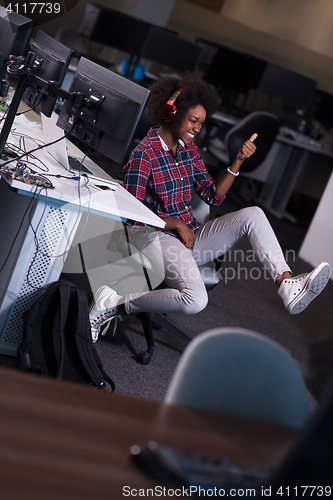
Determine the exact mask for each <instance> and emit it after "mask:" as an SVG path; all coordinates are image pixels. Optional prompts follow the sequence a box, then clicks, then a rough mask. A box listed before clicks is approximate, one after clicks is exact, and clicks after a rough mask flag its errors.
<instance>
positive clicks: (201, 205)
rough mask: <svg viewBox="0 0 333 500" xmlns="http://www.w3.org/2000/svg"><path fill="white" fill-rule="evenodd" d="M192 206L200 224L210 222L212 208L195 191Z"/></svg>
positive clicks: (193, 191)
mask: <svg viewBox="0 0 333 500" xmlns="http://www.w3.org/2000/svg"><path fill="white" fill-rule="evenodd" d="M191 206H192V211H193V215H194V217H195V219H196V220H197V221H198V222H199V223H200V224H204V223H205V222H207V221H208V220H209V213H210V206H209V205H207V203H205V202H204V201H203V200H202V199H201V198H200V196H198V195H197V193H196V191H195V190H194V189H193V190H192V198H191Z"/></svg>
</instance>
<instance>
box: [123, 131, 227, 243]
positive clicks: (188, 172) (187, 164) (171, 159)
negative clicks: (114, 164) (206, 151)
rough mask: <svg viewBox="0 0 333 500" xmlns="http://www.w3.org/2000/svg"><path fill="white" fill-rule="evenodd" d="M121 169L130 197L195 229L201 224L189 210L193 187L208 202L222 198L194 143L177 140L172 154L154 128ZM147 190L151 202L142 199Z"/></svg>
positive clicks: (212, 202) (217, 201)
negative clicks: (175, 148)
mask: <svg viewBox="0 0 333 500" xmlns="http://www.w3.org/2000/svg"><path fill="white" fill-rule="evenodd" d="M123 170H124V175H125V179H124V187H125V188H126V189H127V190H128V191H129V192H130V193H131V194H132V195H133V196H135V197H136V198H137V199H138V200H140V201H141V202H144V203H145V205H146V206H147V207H148V208H150V210H152V211H153V212H154V213H155V214H157V215H158V216H159V217H175V218H177V219H181V220H182V221H183V222H185V224H188V225H189V226H190V227H191V229H192V230H193V231H194V232H196V230H197V229H198V228H199V226H200V224H199V223H198V222H197V221H196V220H195V218H194V217H193V213H192V208H191V196H192V188H193V187H194V189H195V190H196V191H197V193H198V195H199V196H200V198H202V199H203V200H204V201H205V202H206V203H207V204H209V205H214V206H217V205H219V204H220V203H222V201H223V199H224V197H222V196H220V195H219V194H218V193H217V191H216V187H215V184H214V181H213V179H212V178H211V176H210V175H209V174H208V172H207V170H206V167H205V165H204V163H203V161H202V159H201V156H200V154H199V152H198V148H197V147H196V145H195V144H194V143H193V142H191V143H190V144H189V145H187V146H186V145H185V144H184V143H183V141H179V145H178V148H177V153H176V155H175V154H174V153H173V151H172V150H171V149H169V148H168V146H167V145H166V144H165V142H164V141H163V140H162V139H161V138H160V137H159V136H158V134H157V133H156V131H155V130H154V129H153V128H152V129H150V130H149V132H148V134H147V136H146V137H145V138H144V139H143V140H142V141H141V142H140V144H139V145H138V146H137V147H136V148H135V149H134V151H133V152H132V154H131V156H130V159H129V161H128V163H127V165H125V167H124V169H123ZM146 191H147V193H149V194H150V195H151V197H152V201H151V202H146V201H144V198H145V194H146ZM138 224H140V223H136V224H135V225H138ZM167 232H168V233H170V234H172V235H173V236H177V235H176V234H175V233H173V232H172V231H167Z"/></svg>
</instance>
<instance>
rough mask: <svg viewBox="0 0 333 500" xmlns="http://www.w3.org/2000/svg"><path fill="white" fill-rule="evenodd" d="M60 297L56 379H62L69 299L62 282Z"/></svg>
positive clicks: (67, 291) (67, 286) (68, 288)
mask: <svg viewBox="0 0 333 500" xmlns="http://www.w3.org/2000/svg"><path fill="white" fill-rule="evenodd" d="M58 291H59V296H60V304H59V305H60V307H59V315H60V318H59V336H60V360H59V369H58V373H57V377H56V378H57V379H62V376H63V372H64V362H65V326H66V320H67V314H68V307H69V299H70V286H69V285H67V283H66V282H65V283H64V282H62V283H61V284H60V286H59V287H58Z"/></svg>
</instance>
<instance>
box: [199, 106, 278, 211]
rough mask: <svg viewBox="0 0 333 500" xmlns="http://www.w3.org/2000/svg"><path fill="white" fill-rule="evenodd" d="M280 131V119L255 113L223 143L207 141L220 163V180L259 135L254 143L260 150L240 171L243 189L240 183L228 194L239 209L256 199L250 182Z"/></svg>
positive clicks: (240, 123)
mask: <svg viewBox="0 0 333 500" xmlns="http://www.w3.org/2000/svg"><path fill="white" fill-rule="evenodd" d="M278 130H279V119H278V117H277V116H276V115H273V114H272V113H267V112H265V111H256V112H254V113H250V114H249V115H248V116H246V118H244V119H243V120H241V121H240V122H239V123H237V125H235V126H234V127H232V128H231V129H230V130H229V131H228V132H227V133H226V135H225V138H224V141H223V142H222V141H219V140H217V141H216V139H215V140H214V138H211V140H208V146H207V150H208V152H209V153H210V154H211V155H212V156H213V157H215V158H216V159H217V160H218V161H219V165H218V173H217V175H216V177H217V179H218V178H220V177H222V175H224V173H225V168H226V167H227V166H230V164H231V163H232V161H233V160H234V159H235V158H236V155H237V153H238V151H239V149H240V147H241V146H242V144H244V142H245V141H246V140H248V139H249V138H250V137H251V135H252V134H254V133H255V132H256V133H257V134H258V137H257V138H256V140H255V145H256V146H257V150H256V152H255V154H254V155H252V156H251V157H250V158H247V160H245V161H244V163H243V165H242V167H241V169H240V174H241V176H240V179H241V178H242V177H243V186H239V184H240V182H239V180H240V179H239V180H238V182H237V183H235V185H234V186H233V187H232V189H231V190H230V191H229V193H228V196H230V197H231V198H233V199H235V200H236V201H237V202H238V203H239V204H240V205H243V204H244V201H249V200H250V199H253V198H254V197H255V194H256V193H255V191H256V189H255V185H254V182H253V181H252V179H251V172H253V171H254V170H255V169H256V168H257V167H259V165H260V164H261V163H262V162H263V161H264V160H265V158H266V156H267V154H268V152H269V150H270V148H271V146H272V144H273V142H274V140H275V137H276V134H277V132H278ZM213 175H214V174H213ZM244 177H246V179H244ZM237 184H238V190H237Z"/></svg>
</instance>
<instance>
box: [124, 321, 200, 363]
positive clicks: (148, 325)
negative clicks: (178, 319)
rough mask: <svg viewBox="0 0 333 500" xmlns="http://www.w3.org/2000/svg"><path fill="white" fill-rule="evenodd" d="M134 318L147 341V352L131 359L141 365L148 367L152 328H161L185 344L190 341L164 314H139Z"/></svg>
mask: <svg viewBox="0 0 333 500" xmlns="http://www.w3.org/2000/svg"><path fill="white" fill-rule="evenodd" d="M136 317H137V318H138V319H139V320H140V321H141V323H142V327H143V331H144V334H145V337H146V341H147V351H141V352H139V353H138V354H136V355H135V356H132V357H133V359H134V360H135V361H137V362H138V363H140V364H141V365H148V363H149V362H150V360H151V358H152V355H153V352H154V347H155V344H154V335H153V328H154V326H157V328H158V327H163V328H165V329H166V330H168V331H169V332H171V333H173V334H174V335H176V336H177V337H179V338H181V339H183V340H185V341H186V342H190V341H191V340H192V337H191V336H190V335H188V333H186V332H184V330H182V329H181V328H179V326H177V325H175V324H174V323H173V322H172V321H170V320H169V319H168V318H167V317H166V316H164V314H160V313H144V312H141V313H139V314H137V316H136Z"/></svg>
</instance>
